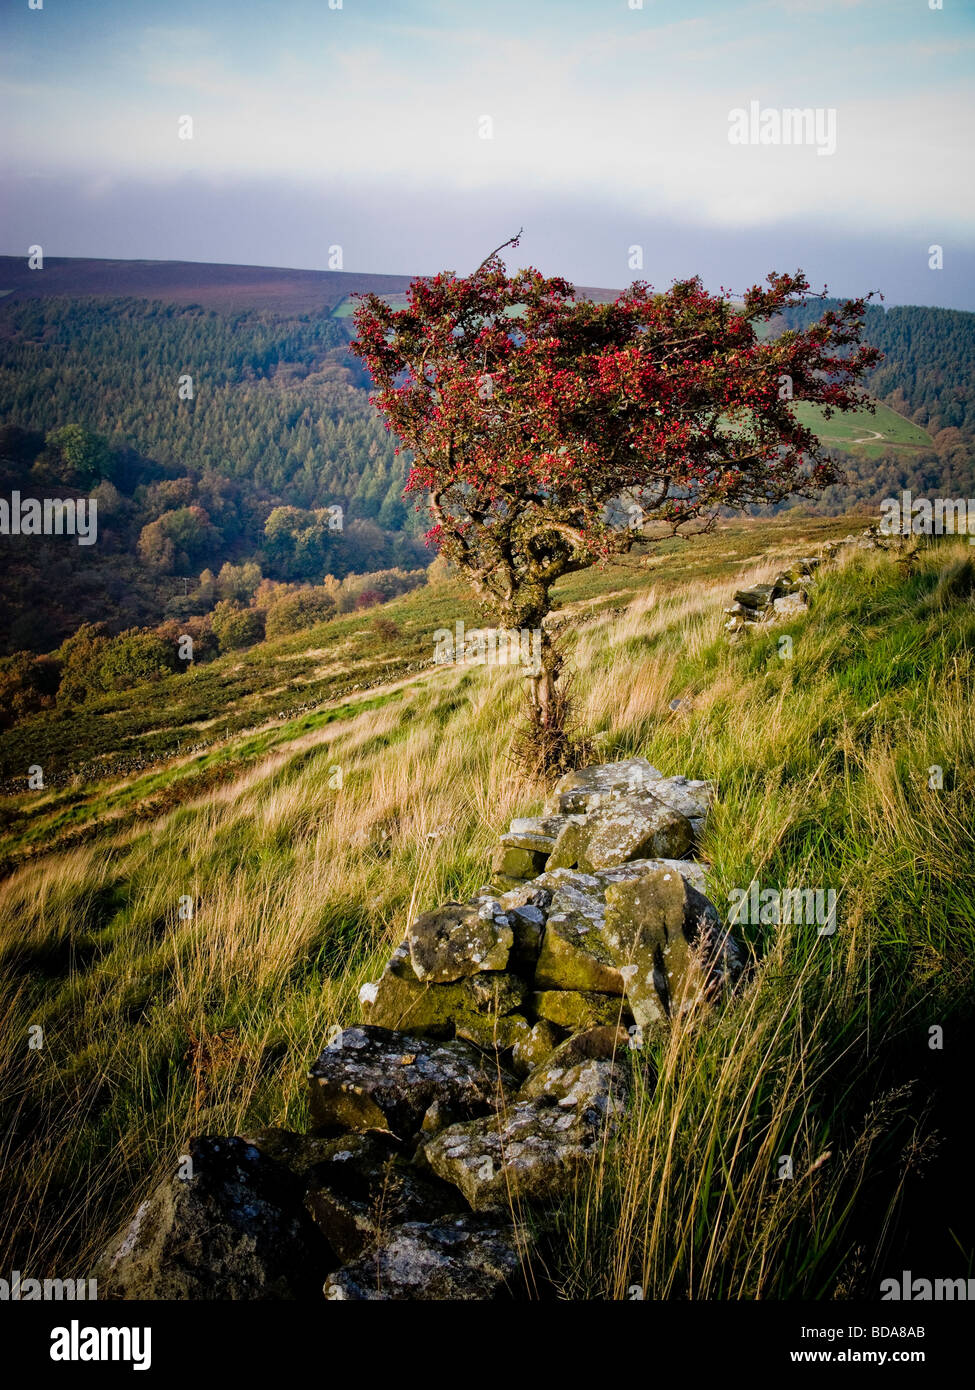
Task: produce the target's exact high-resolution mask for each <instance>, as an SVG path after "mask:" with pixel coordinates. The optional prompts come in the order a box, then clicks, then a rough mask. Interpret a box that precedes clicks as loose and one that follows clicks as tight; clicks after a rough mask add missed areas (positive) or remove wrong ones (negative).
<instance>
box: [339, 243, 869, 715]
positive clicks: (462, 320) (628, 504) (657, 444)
mask: <svg viewBox="0 0 975 1390" xmlns="http://www.w3.org/2000/svg"><path fill="white" fill-rule="evenodd" d="M519 235H520V234H519ZM517 244H518V237H514V238H512V240H511V241H509V242H505V243H504V245H503V246H500V247H498V248H497V250H496V251H493V252H492V253H491V255H490V256H488V257H487V258H486V260H484V261H483V262H482V264H481V265H480V266H478V268H477V270H475V271H474V273H473V274H471V275H468V276H457V275H455V274H453V273H452V272H449V271H445V272H442V273H441V274H439V275H436V276H433V277H432V278H420V279H416V280H414V281H413V283H412V284H411V286H410V289H409V292H408V295H407V305H406V307H405V308H403V309H400V310H394V309H393V308H391V307H390V306H389V305H388V304H386V303H385V302H384V301H383V300H382V299H380V298H379V297H377V296H376V295H374V294H369V295H364V296H361V297H360V301H361V302H360V303H359V305H358V307H357V310H356V314H355V327H356V333H357V337H356V339H355V341H354V342H353V343H352V345H351V348H352V351H353V352H354V353H355V354H356V355H357V356H358V357H359V358H360V359H361V360H362V361H363V363H364V364H365V366H366V367H367V368H368V370H369V373H370V375H371V377H372V381H373V384H374V387H375V394H374V395H373V396H372V397H371V398H370V399H371V400H372V402H373V404H375V405H376V406H377V407H378V408H379V410H380V411H381V412H382V414H383V416H384V417H385V420H386V424H387V428H391V429H393V430H394V431H395V433H396V435H397V436H398V438H399V445H400V447H403V448H406V449H409V450H410V452H411V453H412V455H413V464H412V469H411V472H410V474H409V478H408V481H407V488H406V491H407V492H417V491H421V490H423V491H426V492H427V493H428V494H429V506H430V510H431V512H432V517H433V521H434V525H433V527H432V529H431V531H430V532H429V533H428V539H429V540H430V541H431V543H434V544H436V546H437V547H438V549H439V551H440V553H441V554H442V555H444V556H445V557H446V558H447V559H448V560H450V561H452V562H453V563H454V564H455V565H457V566H458V567H459V568H460V569H461V570H462V571H463V573H464V574H465V575H466V576H467V578H468V579H469V580H470V582H471V584H472V585H473V587H474V590H475V592H476V593H477V594H478V596H479V597H480V598H481V600H482V601H484V602H485V603H486V604H487V605H488V606H489V607H490V608H491V609H492V610H493V612H494V614H495V615H496V617H497V620H498V622H499V623H500V624H501V625H502V626H505V627H509V628H539V629H541V630H542V633H543V637H542V645H541V653H542V656H541V670H540V671H539V672H538V674H537V675H535V676H534V678H533V701H532V703H533V718H534V722H535V725H536V727H537V728H538V729H539V730H546V729H548V730H551V731H552V732H555V731H554V730H553V728H552V726H553V725H554V724H555V723H557V722H558V720H560V719H562V718H564V704H563V705H560V704H559V702H558V701H557V699H556V678H557V676H558V672H559V669H560V666H561V656H560V653H559V651H558V649H557V646H556V644H555V642H554V641H553V639H552V637H551V635H550V634H549V633H548V632H546V631H545V629H544V628H543V626H542V624H543V619H544V618H545V616H546V614H547V613H548V612H549V611H550V608H551V606H552V605H551V589H552V585H553V584H554V583H555V581H556V580H557V579H559V578H560V577H561V576H562V575H564V574H567V573H569V572H570V571H573V570H580V569H584V568H586V567H587V566H590V565H592V564H594V563H595V562H597V561H601V560H606V559H608V558H610V557H613V556H618V555H621V554H623V553H625V552H626V551H628V550H629V549H630V548H631V547H632V546H633V544H634V543H635V542H636V541H637V540H638V539H640V540H647V539H661V538H662V537H663V536H664V535H670V534H685V533H686V532H685V531H684V530H683V529H682V528H686V527H688V526H691V525H693V526H694V527H695V530H697V531H705V530H707V529H709V528H710V527H711V526H713V525H714V522H715V520H716V518H717V516H718V514H719V510H720V509H721V508H725V507H732V508H741V507H745V506H748V505H750V504H753V503H766V504H770V503H775V502H779V501H782V500H783V499H784V498H786V497H789V496H790V495H798V496H806V495H811V494H813V493H814V492H816V491H818V490H820V489H822V488H824V487H826V486H828V485H829V484H830V483H832V482H834V481H837V480H838V477H839V475H838V473H837V471H836V470H835V468H834V466H833V464H832V463H831V462H830V460H829V458H828V457H827V456H826V455H825V453H824V450H823V446H822V445H821V444H820V441H819V440H818V439H817V437H816V436H815V435H814V434H813V433H812V431H811V430H810V429H808V428H807V427H806V426H804V425H802V424H800V422H799V421H798V420H797V419H796V416H795V414H794V410H793V406H794V403H795V401H811V402H815V403H817V404H820V405H822V406H824V407H825V414H826V416H827V418H828V417H829V415H830V414H831V413H832V411H833V410H850V409H859V408H866V409H868V410H870V409H872V406H871V404H870V402H869V399H868V397H867V396H866V395H865V394H864V393H863V392H862V391H861V390H859V389H858V387H857V383H858V382H859V381H861V379H862V377H863V375H864V373H865V372H866V371H867V370H868V369H869V368H870V367H871V366H873V365H874V364H875V363H876V362H877V361H878V360H879V358H880V355H881V354H880V353H879V352H878V350H877V349H875V348H873V347H870V346H867V345H865V344H864V343H862V341H861V335H862V330H863V316H864V311H865V309H866V305H867V302H868V299H869V296H867V297H866V298H862V299H856V300H850V301H848V302H846V303H844V304H843V305H842V306H841V307H840V308H839V309H837V310H833V311H830V312H827V313H825V314H824V315H823V316H822V318H821V319H820V321H819V322H818V323H815V324H813V325H812V326H811V327H809V328H807V329H805V330H804V331H801V332H800V331H793V330H790V331H786V332H783V333H781V334H779V335H778V336H775V337H772V336H766V337H764V338H763V337H761V336H760V334H759V328H760V326H762V325H765V324H768V323H769V321H770V320H771V319H773V318H775V316H776V315H777V314H780V313H781V312H782V311H783V310H784V309H786V308H788V307H790V306H791V305H794V304H797V303H800V302H802V301H803V300H804V299H805V298H806V297H809V284H808V281H807V280H806V277H805V276H804V275H803V274H802V273H801V272H800V271H797V272H796V273H795V274H793V275H779V274H771V275H769V276H768V279H767V282H766V285H765V286H758V285H756V286H754V287H753V288H751V289H749V290H748V291H747V293H746V294H745V295H744V298H743V301H741V302H737V303H736V302H734V301H732V300H731V299H730V298H729V297H727V296H726V295H725V294H724V293H723V292H722V293H721V294H719V295H713V294H709V293H708V292H707V291H706V290H705V289H704V287H703V285H702V283H701V281H700V279H699V278H694V279H691V280H683V281H680V282H678V283H676V284H674V285H673V286H672V287H671V288H670V289H669V290H667V291H666V292H665V293H654V292H653V290H652V288H651V287H650V286H649V285H647V284H646V283H645V282H643V281H637V282H635V283H634V284H633V285H631V286H630V288H629V289H627V290H625V291H623V293H622V294H620V295H619V296H618V297H617V298H616V299H615V300H614V301H613V302H612V303H609V304H597V303H593V302H591V301H587V300H580V299H577V298H576V296H575V290H574V288H573V286H572V285H571V284H569V283H568V281H566V280H563V279H559V278H545V277H544V276H543V275H541V274H540V273H539V272H538V271H537V270H534V269H527V270H520V271H518V272H517V273H516V274H514V275H509V274H508V273H507V271H506V270H505V267H504V263H503V261H502V260H501V257H500V252H501V251H502V250H504V249H505V247H506V246H516V245H517ZM652 523H662V525H661V526H660V527H659V528H658V529H659V532H660V534H659V535H657V536H650V537H648V535H647V528H648V527H649V526H650V525H651V524H652Z"/></svg>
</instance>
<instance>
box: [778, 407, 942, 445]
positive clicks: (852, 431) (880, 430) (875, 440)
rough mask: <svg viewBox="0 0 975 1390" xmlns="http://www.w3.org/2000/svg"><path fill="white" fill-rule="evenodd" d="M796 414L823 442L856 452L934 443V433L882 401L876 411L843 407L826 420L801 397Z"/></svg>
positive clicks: (820, 409)
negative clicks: (932, 436) (899, 413)
mask: <svg viewBox="0 0 975 1390" xmlns="http://www.w3.org/2000/svg"><path fill="white" fill-rule="evenodd" d="M795 414H796V418H797V419H798V420H799V421H800V423H801V424H803V425H808V426H809V428H810V429H813V430H815V431H816V433H817V434H818V436H819V438H820V439H821V440H822V441H823V443H824V444H828V445H830V446H832V447H834V448H837V449H842V450H843V451H844V452H845V453H850V454H856V455H857V456H863V457H866V458H870V457H875V456H879V455H880V454H883V453H886V452H887V450H888V449H889V448H891V447H894V448H911V449H918V448H926V449H930V448H932V447H933V441H932V439H931V436H930V435H929V434H928V433H927V431H926V430H922V429H921V427H920V425H915V424H913V423H912V422H911V421H910V420H906V419H905V418H904V416H903V415H898V413H897V411H896V410H891V408H890V406H886V405H881V404H879V403H878V405H877V409H876V413H875V414H873V415H871V414H869V412H867V411H859V412H857V411H850V410H844V411H838V412H837V413H836V414H834V415H833V416H832V418H831V419H829V420H825V419H824V418H823V412H822V408H821V407H820V406H816V405H809V404H808V403H807V402H805V401H800V402H798V403H797V405H796V407H795Z"/></svg>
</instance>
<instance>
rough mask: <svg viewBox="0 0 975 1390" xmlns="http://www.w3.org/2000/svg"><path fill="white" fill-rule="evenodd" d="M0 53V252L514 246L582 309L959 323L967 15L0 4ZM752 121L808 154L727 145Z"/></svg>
mask: <svg viewBox="0 0 975 1390" xmlns="http://www.w3.org/2000/svg"><path fill="white" fill-rule="evenodd" d="M333 3H334V0H333ZM0 53H2V58H0V118H2V120H3V123H4V130H5V131H6V132H8V133H9V138H8V140H7V141H6V142H5V150H4V153H3V155H2V165H0V174H2V179H3V186H4V187H5V188H6V190H7V197H6V199H5V206H4V207H3V209H2V211H0V250H2V251H3V252H6V253H8V254H10V253H12V254H21V253H25V252H26V247H27V246H28V245H30V244H33V243H38V242H39V243H40V244H42V245H43V246H44V249H45V251H46V252H47V254H49V255H86V256H110V257H116V256H121V257H133V258H150V259H185V260H213V261H226V262H239V263H250V264H266V265H287V266H305V267H317V268H326V267H327V265H328V248H329V246H332V245H340V246H341V247H342V254H343V265H344V268H346V269H351V270H368V271H392V272H398V273H429V272H432V271H435V270H437V269H440V268H442V267H444V266H447V267H450V268H452V269H457V270H464V269H467V268H470V267H471V266H472V265H474V264H476V263H477V261H479V260H480V259H481V257H482V256H483V255H484V254H485V252H486V251H487V250H490V248H491V247H493V246H494V245H496V244H497V243H498V242H500V241H502V240H504V238H505V237H506V236H508V235H510V234H511V233H512V232H513V231H514V230H516V229H517V227H518V226H519V225H524V226H525V229H526V231H525V236H524V238H523V241H522V246H521V248H520V251H519V252H518V253H517V254H516V256H515V259H516V260H517V261H518V262H519V263H525V262H531V263H533V264H536V265H538V266H539V267H540V268H541V269H543V270H545V271H547V272H550V273H558V274H564V275H567V276H568V277H569V278H570V279H573V280H575V281H577V282H578V283H581V284H598V285H622V284H624V283H628V282H629V281H630V280H632V279H633V278H634V277H635V276H636V275H637V274H639V275H640V276H642V277H643V278H646V279H649V280H651V281H652V282H653V283H654V284H658V285H665V284H666V283H668V282H669V281H670V280H671V279H673V278H674V277H675V276H679V275H688V274H693V273H695V272H699V273H701V274H702V275H703V276H704V278H705V280H706V281H707V283H708V284H709V285H711V286H712V287H715V288H716V287H717V286H718V285H719V284H723V285H726V286H727V287H729V288H733V289H740V288H742V287H743V286H744V285H745V284H746V283H751V282H752V281H754V280H755V279H758V278H761V277H763V276H764V274H765V273H766V272H767V271H768V270H770V269H772V268H773V267H774V268H776V269H794V268H795V266H797V265H801V266H802V267H803V269H805V270H806V271H807V273H808V274H809V275H810V278H811V279H812V280H813V282H814V284H816V285H821V284H823V283H824V282H828V283H829V285H830V288H831V289H835V290H836V291H837V292H840V293H851V292H859V291H861V290H864V289H870V288H879V289H881V290H883V291H884V292H885V293H886V295H887V297H888V302H894V303H896V302H915V303H932V304H938V303H941V304H948V305H955V306H957V307H964V308H970V309H975V178H973V156H972V149H973V147H975V110H973V108H975V84H973V82H972V76H973V70H975V6H973V4H972V3H971V0H944V7H943V9H941V10H936V9H935V10H932V9H931V8H930V4H929V0H775V2H774V3H773V0H757V2H756V3H717V2H716V0H673V3H661V0H643V4H642V6H638V5H637V0H494V2H493V3H473V2H472V0H455V3H446V2H445V0H427V2H426V3H420V2H418V0H392V2H391V3H390V0H342V8H341V9H331V8H329V3H328V0H314V3H311V2H310V0H296V2H294V3H293V2H292V0H266V2H265V0H262V2H261V3H258V0H197V2H196V3H179V2H178V0H167V2H166V3H159V0H97V3H96V0H88V3H73V4H70V3H68V0H44V5H43V9H41V10H30V9H29V8H28V4H27V0H3V3H2V6H0ZM750 102H758V103H759V105H760V107H761V108H763V109H768V108H772V109H781V108H785V107H789V108H792V107H810V108H820V109H823V110H832V111H834V112H835V123H836V124H835V129H836V149H835V153H832V154H828V155H825V156H823V155H820V154H819V153H818V152H817V149H816V148H815V147H814V146H812V145H808V144H807V145H790V146H787V145H784V144H780V145H738V146H736V145H732V144H730V143H729V140H728V131H729V113H730V112H731V111H732V110H733V109H735V108H748V106H749V103H750ZM184 115H190V116H192V118H193V139H192V140H180V139H179V138H178V133H177V132H178V122H179V118H180V117H181V116H184ZM485 117H489V118H490V129H491V138H489V139H484V138H482V134H483V132H484V131H485V128H486V126H485V121H484V118H485ZM932 244H938V245H941V246H942V247H943V248H944V269H943V270H931V269H930V268H929V266H928V247H929V246H930V245H932ZM633 246H639V247H641V248H642V254H643V268H642V270H641V269H639V267H638V266H636V267H634V265H633V260H634V257H633V254H632V252H631V250H630V248H631V247H633Z"/></svg>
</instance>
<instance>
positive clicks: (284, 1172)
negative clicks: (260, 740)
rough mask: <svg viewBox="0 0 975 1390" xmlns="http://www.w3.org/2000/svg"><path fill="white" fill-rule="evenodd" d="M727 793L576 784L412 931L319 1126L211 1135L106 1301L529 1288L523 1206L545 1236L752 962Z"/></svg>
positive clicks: (408, 1295)
mask: <svg viewBox="0 0 975 1390" xmlns="http://www.w3.org/2000/svg"><path fill="white" fill-rule="evenodd" d="M712 796H713V788H712V786H711V784H710V783H708V782H706V781H691V780H689V779H687V778H685V777H664V776H663V774H662V773H661V772H660V771H659V770H658V769H656V768H654V767H653V766H652V765H651V764H650V763H649V762H647V761H646V759H644V758H629V759H626V760H623V761H620V762H616V763H610V764H604V765H601V766H598V767H589V768H583V769H580V770H579V771H576V772H571V773H569V774H567V775H566V776H565V777H563V778H562V779H561V781H560V782H559V783H558V784H557V785H556V787H555V788H554V791H553V793H552V796H551V797H550V798H549V801H548V802H547V804H546V805H545V807H544V809H543V813H542V814H541V815H540V816H538V817H530V818H521V819H518V820H515V821H512V823H511V827H510V829H509V831H508V832H507V834H506V835H504V836H503V837H502V840H501V843H500V845H499V847H498V852H497V854H496V855H495V858H494V861H493V868H494V878H493V880H492V881H491V882H490V883H488V884H485V885H484V887H483V888H482V890H481V891H480V892H479V893H478V894H477V895H476V896H475V897H473V898H472V899H471V900H470V901H468V902H466V903H456V902H455V903H446V904H444V905H443V906H441V907H439V908H435V909H434V910H433V911H430V912H425V913H422V914H420V915H419V916H418V917H416V918H415V920H413V921H411V922H409V923H408V924H407V926H406V936H405V939H404V941H403V942H402V944H401V945H400V946H399V947H398V948H397V949H396V950H395V951H394V952H393V954H392V956H391V957H390V959H389V961H388V962H387V964H386V966H385V969H384V970H383V972H382V974H381V975H380V977H379V978H378V979H377V980H375V981H372V982H370V983H368V984H366V985H365V986H364V987H363V989H362V991H361V994H360V1003H361V1010H362V1018H363V1022H362V1023H361V1024H358V1025H355V1026H352V1027H349V1028H346V1029H344V1030H342V1031H341V1032H338V1033H337V1034H336V1036H335V1037H334V1038H332V1039H331V1040H330V1042H329V1043H328V1045H327V1046H326V1047H324V1048H323V1050H322V1052H321V1053H320V1055H319V1056H318V1058H317V1059H316V1061H315V1062H314V1064H313V1065H312V1067H311V1069H310V1071H309V1073H308V1083H309V1100H310V1116H311V1132H310V1133H309V1134H307V1135H296V1134H292V1133H290V1132H288V1131H284V1130H265V1131H261V1132H260V1133H259V1134H257V1135H253V1136H251V1137H250V1138H233V1139H224V1138H220V1137H216V1138H214V1137H209V1138H204V1139H197V1140H194V1141H193V1143H192V1145H191V1149H190V1152H191V1155H192V1156H193V1162H192V1165H191V1171H190V1172H189V1173H188V1174H186V1175H183V1176H181V1177H179V1178H176V1179H173V1180H172V1181H167V1182H165V1183H163V1184H161V1185H160V1187H159V1188H158V1189H157V1190H156V1192H155V1193H153V1195H152V1196H151V1197H150V1198H149V1200H148V1201H147V1202H146V1203H144V1204H143V1206H142V1207H140V1209H139V1212H138V1213H137V1215H136V1219H135V1221H134V1222H133V1223H132V1226H131V1227H130V1228H129V1229H128V1230H127V1231H126V1232H123V1233H121V1234H120V1236H119V1238H118V1239H117V1240H116V1241H115V1242H113V1243H112V1246H111V1248H110V1249H109V1251H108V1252H106V1255H105V1256H104V1257H103V1261H102V1263H101V1265H100V1270H101V1271H102V1275H101V1276H100V1277H104V1279H105V1281H106V1292H107V1293H108V1294H109V1296H114V1297H144V1298H159V1297H166V1298H196V1297H210V1298H213V1297H217V1298H306V1297H318V1298H321V1297H323V1296H324V1297H327V1298H329V1299H348V1300H364V1299H368V1300H371V1299H450V1298H461V1299H498V1298H505V1297H513V1296H517V1293H518V1291H519V1289H521V1288H523V1284H522V1283H521V1280H522V1256H523V1254H524V1250H525V1240H526V1236H525V1227H524V1219H523V1218H524V1216H525V1214H526V1213H528V1212H531V1214H532V1215H531V1227H532V1230H533V1231H534V1232H536V1233H537V1232H538V1231H540V1230H544V1227H545V1213H546V1210H547V1209H548V1208H549V1207H551V1206H552V1205H553V1203H556V1202H558V1201H559V1200H560V1199H561V1197H562V1196H563V1195H564V1193H565V1191H566V1188H567V1185H569V1184H571V1183H572V1182H573V1181H574V1180H575V1179H577V1178H578V1177H579V1176H580V1175H583V1174H584V1173H585V1172H586V1171H587V1170H588V1169H589V1168H590V1167H591V1166H592V1165H593V1164H594V1163H595V1162H596V1161H597V1160H598V1159H599V1157H600V1155H602V1154H604V1153H605V1151H606V1148H607V1146H608V1145H610V1144H611V1143H612V1141H613V1138H614V1135H615V1134H616V1131H617V1128H618V1126H619V1124H620V1120H621V1117H622V1115H623V1112H624V1109H625V1106H626V1101H627V1091H628V1086H629V1083H630V1076H631V1069H632V1068H633V1067H634V1066H637V1067H639V1068H641V1070H642V1073H643V1086H644V1088H646V1087H647V1086H649V1087H650V1088H651V1089H652V1084H653V1073H652V1064H651V1061H650V1057H649V1049H648V1047H647V1044H648V1043H649V1042H650V1041H652V1039H653V1037H654V1036H655V1035H657V1034H660V1035H663V1034H665V1033H666V1032H667V1030H668V1029H669V1028H670V1026H671V1023H672V1021H673V1020H674V1019H675V1018H677V1017H679V1016H681V1015H684V1014H686V1013H689V1012H691V1011H694V1010H697V1009H703V1008H708V1007H710V1006H712V1005H713V1004H714V1003H715V1002H716V1001H717V1000H718V999H719V998H720V997H721V995H722V993H723V992H724V991H725V989H726V988H728V987H729V986H730V985H732V984H733V983H734V982H735V980H736V979H737V978H738V976H739V975H740V973H741V971H742V968H743V964H744V961H743V955H742V952H741V950H740V948H739V947H738V946H737V944H736V943H735V942H734V941H733V940H732V939H731V937H730V936H729V935H728V933H727V932H726V931H725V930H724V928H723V926H722V924H721V922H720V919H719V917H718V913H717V911H716V910H715V908H714V906H713V904H712V903H711V902H710V901H709V900H708V898H707V896H706V892H705V890H706V880H705V873H704V869H703V866H702V865H701V864H700V863H698V862H696V861H695V860H694V859H693V858H691V857H689V856H690V855H691V854H692V852H693V850H694V847H695V845H696V844H698V843H699V841H700V839H701V836H702V834H703V832H704V828H705V822H706V818H707V814H708V808H709V806H710V804H711V800H712ZM100 1287H101V1286H100Z"/></svg>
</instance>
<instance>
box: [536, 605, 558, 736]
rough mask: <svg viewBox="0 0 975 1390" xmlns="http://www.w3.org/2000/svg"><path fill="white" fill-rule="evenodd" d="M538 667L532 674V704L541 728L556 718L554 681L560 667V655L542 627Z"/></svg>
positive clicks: (549, 724) (551, 723)
mask: <svg viewBox="0 0 975 1390" xmlns="http://www.w3.org/2000/svg"><path fill="white" fill-rule="evenodd" d="M541 633H542V640H541V654H540V663H539V666H540V669H539V670H538V672H537V674H533V676H532V704H533V706H534V709H535V718H536V720H537V722H538V725H539V727H540V728H542V729H549V728H551V727H552V725H553V723H554V722H555V720H556V718H557V713H556V690H555V682H556V681H557V680H558V676H559V671H560V670H561V668H562V655H561V653H560V652H559V650H558V648H557V647H556V645H555V643H554V642H553V641H552V638H551V637H550V635H549V634H548V632H546V630H545V629H544V628H542V629H541Z"/></svg>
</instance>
